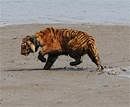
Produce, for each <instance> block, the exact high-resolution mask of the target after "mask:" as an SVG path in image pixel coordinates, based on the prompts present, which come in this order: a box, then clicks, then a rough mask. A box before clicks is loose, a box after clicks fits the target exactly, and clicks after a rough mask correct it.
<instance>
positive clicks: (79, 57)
mask: <svg viewBox="0 0 130 107" xmlns="http://www.w3.org/2000/svg"><path fill="white" fill-rule="evenodd" d="M69 56H70V57H71V58H74V59H75V61H73V62H70V65H71V66H76V65H79V64H80V63H82V61H81V55H79V54H78V53H70V54H69Z"/></svg>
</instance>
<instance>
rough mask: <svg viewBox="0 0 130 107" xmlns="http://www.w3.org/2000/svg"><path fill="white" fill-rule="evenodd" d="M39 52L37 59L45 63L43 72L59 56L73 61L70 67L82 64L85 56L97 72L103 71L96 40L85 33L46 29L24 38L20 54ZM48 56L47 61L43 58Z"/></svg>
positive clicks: (52, 28) (71, 30) (72, 30)
mask: <svg viewBox="0 0 130 107" xmlns="http://www.w3.org/2000/svg"><path fill="white" fill-rule="evenodd" d="M38 48H40V50H39V54H38V59H39V60H40V61H42V62H46V63H45V65H44V68H43V69H44V70H49V69H50V68H51V67H52V65H53V64H54V62H55V61H56V60H57V58H58V57H59V56H60V55H67V56H70V57H71V58H73V59H74V60H75V61H73V62H70V65H71V66H76V65H79V64H81V63H82V60H81V58H82V56H84V55H85V54H87V55H88V56H89V57H90V59H91V60H92V62H93V63H95V64H96V65H97V68H98V71H102V70H103V66H102V65H101V62H100V57H99V51H98V49H97V47H96V40H95V38H94V37H93V36H91V35H89V34H88V33H87V32H83V31H79V30H74V29H67V28H65V29H58V28H54V27H47V28H45V29H43V30H41V31H39V32H36V33H35V34H34V35H32V36H26V37H25V38H23V40H22V43H21V54H22V55H25V56H27V55H29V54H30V53H34V52H37V51H38ZM45 55H48V57H47V59H46V58H45V57H44V56H45Z"/></svg>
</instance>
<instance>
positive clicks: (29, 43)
mask: <svg viewBox="0 0 130 107" xmlns="http://www.w3.org/2000/svg"><path fill="white" fill-rule="evenodd" d="M27 43H28V45H29V46H30V47H31V49H32V51H33V52H35V45H34V44H33V43H32V42H30V41H27Z"/></svg>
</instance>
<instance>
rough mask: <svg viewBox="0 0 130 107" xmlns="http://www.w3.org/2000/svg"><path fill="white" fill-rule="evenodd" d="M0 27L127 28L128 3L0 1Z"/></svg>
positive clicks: (121, 0)
mask: <svg viewBox="0 0 130 107" xmlns="http://www.w3.org/2000/svg"><path fill="white" fill-rule="evenodd" d="M0 9H1V11H0V25H6V24H24V23H95V24H99V23H100V24H130V0H0Z"/></svg>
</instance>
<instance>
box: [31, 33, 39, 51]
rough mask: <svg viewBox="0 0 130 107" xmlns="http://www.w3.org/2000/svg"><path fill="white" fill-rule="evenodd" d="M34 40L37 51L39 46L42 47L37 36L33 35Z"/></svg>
mask: <svg viewBox="0 0 130 107" xmlns="http://www.w3.org/2000/svg"><path fill="white" fill-rule="evenodd" d="M32 42H33V44H34V46H35V52H36V51H37V50H38V48H39V47H40V43H39V42H38V41H37V39H36V36H35V35H32Z"/></svg>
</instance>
